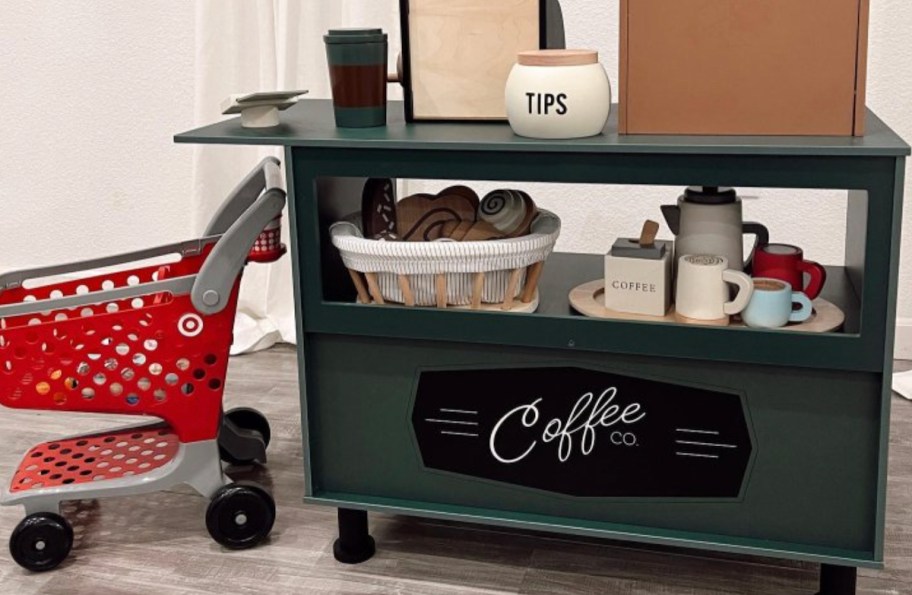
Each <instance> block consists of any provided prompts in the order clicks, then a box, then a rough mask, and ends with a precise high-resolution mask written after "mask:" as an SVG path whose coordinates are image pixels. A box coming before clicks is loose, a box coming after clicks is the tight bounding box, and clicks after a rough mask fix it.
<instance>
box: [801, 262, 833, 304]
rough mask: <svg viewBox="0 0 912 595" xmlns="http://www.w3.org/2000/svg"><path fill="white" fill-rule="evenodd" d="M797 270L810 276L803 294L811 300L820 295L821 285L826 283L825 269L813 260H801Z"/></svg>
mask: <svg viewBox="0 0 912 595" xmlns="http://www.w3.org/2000/svg"><path fill="white" fill-rule="evenodd" d="M798 270H799V271H801V272H802V273H807V274H808V275H810V276H811V278H810V280H809V281H808V284H807V287H805V288H804V293H806V294H807V296H808V297H809V298H811V299H812V300H813V299H814V298H816V297H817V296H818V295H820V291H821V290H822V289H823V284H824V283H826V278H827V274H826V269H825V268H823V266H822V265H820V264H818V263H816V262H814V261H813V260H802V261H801V262H799V263H798Z"/></svg>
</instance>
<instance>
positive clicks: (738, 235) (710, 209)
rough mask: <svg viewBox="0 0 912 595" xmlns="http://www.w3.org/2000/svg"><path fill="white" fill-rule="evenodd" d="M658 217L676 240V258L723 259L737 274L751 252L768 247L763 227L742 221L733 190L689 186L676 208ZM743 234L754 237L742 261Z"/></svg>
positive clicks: (665, 209)
mask: <svg viewBox="0 0 912 595" xmlns="http://www.w3.org/2000/svg"><path fill="white" fill-rule="evenodd" d="M662 214H663V215H664V216H665V221H666V222H667V223H668V227H669V228H670V229H671V232H672V233H673V234H675V236H677V238H676V240H675V253H676V255H677V256H684V255H685V254H714V255H716V256H724V257H725V258H727V259H728V262H729V265H728V266H729V268H731V269H735V270H739V271H741V270H745V269H748V268H749V267H750V264H751V259H752V258H753V256H754V249H755V248H756V247H757V246H759V245H763V244H767V243H769V230H767V229H766V227H765V226H764V225H762V224H760V223H754V222H744V221H742V219H741V199H740V198H738V194H737V192H735V190H734V189H733V188H720V187H718V186H691V187H690V188H688V189H687V190H685V191H684V195H683V196H681V197H680V198H679V199H678V204H676V205H663V206H662ZM744 234H754V235H755V236H756V240H755V241H754V247H753V248H752V249H751V251H750V254H749V255H748V257H747V259H746V260H745V258H744V243H743V236H744Z"/></svg>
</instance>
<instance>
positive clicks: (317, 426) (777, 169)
mask: <svg viewBox="0 0 912 595" xmlns="http://www.w3.org/2000/svg"><path fill="white" fill-rule="evenodd" d="M390 112H391V116H390V122H389V124H388V126H387V127H385V128H374V129H362V130H341V129H336V128H335V126H334V123H333V118H332V107H331V104H330V102H328V101H320V100H308V101H302V102H300V104H299V105H297V106H295V107H293V108H291V109H290V110H288V111H287V112H285V114H284V118H283V123H282V124H281V125H280V126H279V127H276V128H272V129H260V130H254V129H244V128H241V126H240V123H239V120H237V119H234V120H228V121H225V122H220V123H218V124H214V125H211V126H207V127H205V128H201V129H198V130H194V131H191V132H187V133H184V134H180V135H178V136H177V137H176V140H177V141H178V142H185V143H216V144H248V145H254V144H256V145H279V146H283V147H285V161H286V167H287V171H288V190H289V192H288V194H289V197H290V201H289V202H290V210H291V223H292V236H293V237H292V239H291V243H292V252H293V256H294V259H293V262H294V274H295V280H296V283H295V285H296V295H295V300H296V306H297V325H298V338H299V344H298V353H299V361H300V386H301V403H302V423H303V428H304V453H305V461H306V464H305V469H304V472H305V478H306V488H305V490H306V492H305V499H306V501H308V502H312V503H316V504H323V505H328V506H334V507H337V508H339V521H340V539H339V540H338V541H337V543H336V556H337V558H339V559H340V560H343V561H347V562H358V561H363V560H366V559H367V558H369V557H370V556H371V555H372V554H373V551H374V549H373V548H374V545H373V540H372V539H371V538H370V537H369V535H368V532H367V515H366V512H365V511H382V512H391V513H397V514H406V515H416V516H428V517H436V518H445V519H451V520H464V521H471V522H480V523H488V524H494V525H502V526H509V527H521V528H531V529H538V530H548V531H555V532H561V533H568V534H576V535H589V536H598V537H605V538H611V539H620V540H629V541H634V542H644V543H659V544H670V545H677V546H686V547H693V548H700V549H709V550H717V551H725V552H738V553H744V554H757V555H763V556H774V557H782V558H790V559H796V560H805V561H810V562H819V563H821V564H822V565H823V566H822V572H821V592H823V593H834V594H836V593H853V592H854V590H855V569H856V568H857V567H871V568H878V567H881V566H882V565H883V541H884V522H885V521H884V519H885V494H886V489H885V487H886V481H887V447H888V442H889V436H888V429H889V417H890V396H891V395H890V375H891V372H892V359H893V339H894V322H895V321H894V318H895V309H896V294H897V267H898V258H899V242H900V226H901V211H902V193H903V176H904V168H905V157H906V156H907V155H909V147H908V146H907V145H906V144H905V143H904V142H903V141H902V140H901V139H900V138H899V137H898V136H897V135H896V134H895V133H893V132H892V131H891V130H890V129H889V128H888V127H887V126H886V125H885V124H884V123H883V122H881V121H880V120H879V119H878V118H877V117H876V116H875V115H874V114H872V113H869V114H868V122H869V132H868V134H867V136H865V137H863V138H822V137H819V138H818V137H812V138H808V137H803V138H798V137H779V138H759V137H757V138H755V137H660V136H659V137H657V136H634V137H619V136H618V135H616V134H615V132H614V131H615V130H616V123H615V122H614V121H612V122H610V123H609V126H608V129H607V132H606V133H605V134H604V135H602V136H599V137H595V138H590V139H582V140H574V141H560V142H554V141H536V140H529V139H523V138H519V137H516V136H514V135H513V133H512V132H511V130H510V128H509V127H508V126H507V125H506V124H458V125H457V124H406V123H404V121H403V118H402V116H401V112H402V109H401V105H399V104H392V105H391V109H390ZM366 177H390V178H400V179H408V178H413V179H434V180H447V179H454V180H498V181H505V180H509V181H513V182H516V181H518V182H533V181H534V182H561V183H572V184H592V183H598V184H656V185H668V186H670V187H673V188H669V196H673V195H674V193H676V192H677V190H678V189H679V188H681V187H684V186H687V185H692V184H704V185H714V186H715V185H718V186H734V187H737V188H751V187H761V188H763V187H766V188H769V187H772V188H791V189H801V188H824V189H839V190H845V191H847V193H846V195H845V196H847V221H846V229H845V245H846V253H845V265H844V266H837V267H829V268H828V277H829V280H828V283H827V286H826V289H825V290H824V294H823V297H824V298H826V299H827V300H829V301H831V302H833V303H834V304H836V305H838V306H839V307H840V308H841V309H842V310H843V311H844V312H845V315H846V320H845V324H844V326H843V328H842V330H841V331H840V332H835V333H819V334H818V333H789V332H783V331H761V330H753V329H739V328H733V327H728V328H712V327H697V326H685V325H674V324H656V323H643V322H631V321H613V320H600V319H593V318H586V317H583V316H580V315H578V314H576V313H574V312H573V310H572V309H571V307H570V305H569V302H568V293H569V292H570V290H571V289H572V288H574V287H575V286H577V285H580V284H582V283H584V282H587V281H591V280H593V279H598V278H599V277H601V276H602V257H601V256H598V255H583V254H570V253H556V254H553V255H552V256H551V257H550V258H549V259H548V261H547V263H546V264H545V267H544V273H543V275H542V278H541V281H540V283H539V293H540V301H541V303H540V306H539V308H538V310H537V312H535V313H534V314H510V313H499V312H480V311H471V310H456V309H451V308H447V309H435V308H407V307H399V306H391V305H364V304H357V303H355V290H354V287H353V286H352V283H351V279H350V278H349V276H348V274H347V271H346V270H345V268H344V267H343V265H342V263H341V260H340V257H339V255H338V253H337V251H336V250H335V248H334V247H333V246H332V245H331V244H330V242H329V235H328V227H329V225H330V224H331V223H333V222H335V221H337V220H339V219H341V218H342V217H344V216H345V215H348V214H350V213H352V212H355V211H357V210H359V209H360V199H361V188H362V186H363V181H364V178H366ZM567 200H568V201H571V200H573V198H572V196H568V197H567ZM624 208H629V209H637V208H638V206H637V205H636V204H633V203H631V204H628V205H625V207H624ZM781 208H782V210H783V213H784V214H786V213H788V209H789V204H788V202H787V201H784V200H783V201H782V203H781ZM556 210H557V211H558V213H559V208H558V209H556ZM651 214H652V213H649V212H648V211H647V210H646V209H645V208H644V212H643V216H644V217H645V216H648V215H651ZM618 231H620V230H604V233H605V234H606V237H607V236H611V237H614V236H616V235H618V233H617V232H618ZM566 233H568V230H565V234H566ZM590 393H591V394H590ZM586 395H589V398H588V399H585V398H584V397H586ZM380 546H381V547H382V544H380Z"/></svg>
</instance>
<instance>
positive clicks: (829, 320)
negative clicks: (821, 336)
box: [570, 279, 845, 333]
mask: <svg viewBox="0 0 912 595" xmlns="http://www.w3.org/2000/svg"><path fill="white" fill-rule="evenodd" d="M604 304H605V281H604V279H596V280H595V281H590V282H588V283H583V284H582V285H579V286H577V287H575V288H574V289H573V290H572V291H571V292H570V305H571V306H573V309H574V310H576V311H577V312H579V313H580V314H584V315H586V316H591V317H593V318H610V319H615V320H638V321H641V322H670V323H673V324H697V325H701V326H720V325H718V324H713V323H707V322H702V321H696V320H690V319H687V320H683V319H679V318H678V317H677V316H675V311H674V306H672V307H671V309H670V310H669V311H668V314H666V315H665V316H649V315H646V314H629V313H627V312H616V311H614V310H609V309H608V308H606V307H605V305H604ZM843 322H845V313H844V312H843V311H842V310H841V309H840V308H839V307H838V306H836V305H835V304H833V303H832V302H828V301H827V300H825V299H823V298H817V299H816V300H814V313H813V314H812V315H811V317H810V318H809V319H807V320H806V321H805V322H802V323H800V324H790V325H788V326H784V327H782V328H779V329H770V330H780V331H794V332H800V333H828V332H831V331H835V330H837V329H839V328H840V327H841V326H842V324H843ZM727 326H732V327H741V328H747V325H745V324H744V323H743V322H741V320H740V319H739V318H732V321H731V324H729V325H727Z"/></svg>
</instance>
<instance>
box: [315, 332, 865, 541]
mask: <svg viewBox="0 0 912 595" xmlns="http://www.w3.org/2000/svg"><path fill="white" fill-rule="evenodd" d="M307 344H308V349H307V358H308V359H307V363H308V366H309V367H310V368H311V369H312V370H314V369H315V370H318V371H319V372H318V373H317V374H314V375H313V376H312V378H311V382H310V383H309V385H308V399H307V416H308V419H309V424H310V425H309V427H308V428H307V430H308V438H309V458H310V461H311V468H310V474H311V476H312V492H311V493H312V494H314V495H316V496H318V497H319V496H320V495H321V494H323V493H345V494H359V495H364V496H369V497H373V498H384V499H388V500H398V501H403V502H405V501H414V502H423V503H425V504H427V505H428V506H431V507H434V506H436V505H440V506H463V507H469V508H478V509H487V510H495V511H503V512H504V513H513V512H523V513H528V514H531V515H543V516H548V517H560V518H561V519H562V522H563V523H564V524H565V525H567V526H577V525H579V526H585V523H586V522H590V521H591V522H598V523H612V524H618V525H626V526H630V527H637V528H639V529H640V530H642V531H643V532H644V533H650V532H653V531H672V532H679V533H684V534H686V533H693V534H694V535H692V536H690V538H691V539H693V540H697V539H699V538H700V537H699V536H697V535H696V534H702V535H706V534H710V535H719V536H726V537H729V538H737V539H742V540H746V541H748V542H752V543H753V545H754V546H755V547H762V546H763V545H764V542H767V541H769V542H779V543H788V544H793V546H794V547H795V548H796V549H799V550H803V549H809V548H811V549H813V548H823V549H837V550H850V551H854V552H856V554H857V553H858V552H864V556H863V557H866V558H868V559H872V558H873V557H874V552H875V549H876V547H875V538H876V530H875V520H876V509H877V493H878V491H877V467H876V465H872V464H871V463H872V461H876V460H877V456H878V448H879V445H880V442H881V438H882V435H881V427H880V417H881V412H880V389H881V376H880V375H879V374H873V373H858V372H854V373H853V372H843V371H819V370H798V369H784V368H781V367H768V366H758V365H743V364H738V365H733V364H723V363H719V362H711V361H684V360H676V359H669V358H656V357H651V358H644V357H627V356H618V355H607V354H596V353H589V352H577V353H575V354H573V355H572V357H568V355H567V354H566V353H565V352H555V351H549V350H531V349H522V348H512V347H497V346H479V345H467V344H459V343H452V342H422V341H404V340H392V339H385V340H377V339H371V338H363V337H346V336H336V335H317V334H309V335H308V337H307ZM354 362H357V364H356V365H354V364H353V363H354ZM507 365H511V366H512V365H515V366H526V367H528V366H532V367H534V366H542V365H583V366H586V367H592V368H595V369H600V370H605V371H609V372H615V373H620V374H624V375H628V376H639V377H647V378H651V379H660V380H665V381H668V382H671V383H689V384H696V385H705V386H712V387H717V388H719V389H721V390H726V391H730V392H736V393H743V394H744V398H745V402H746V404H747V408H748V410H749V415H750V420H751V424H752V429H753V433H754V440H755V452H756V458H755V460H754V464H753V467H752V469H751V471H750V472H749V478H748V481H747V485H746V488H745V490H744V492H743V499H742V500H740V501H731V500H725V501H713V500H703V501H700V500H690V501H676V500H671V499H655V500H650V499H632V498H626V499H625V498H574V497H570V496H564V495H560V494H554V493H549V492H544V491H540V490H534V489H528V488H522V487H517V486H511V485H509V484H504V483H499V482H493V481H488V480H482V479H477V478H472V477H467V476H459V475H455V474H449V473H442V472H438V471H433V470H427V469H424V468H423V466H422V463H421V459H420V455H419V453H418V451H417V448H416V446H415V443H414V439H413V436H412V431H411V426H410V415H411V411H410V407H411V398H412V394H413V391H414V383H415V378H416V373H417V370H418V368H422V367H424V368H441V367H442V368H451V367H460V368H464V367H466V368H476V367H477V368H489V367H499V366H507ZM671 397H673V395H671ZM672 406H673V405H672ZM606 465H608V466H610V461H606Z"/></svg>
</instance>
